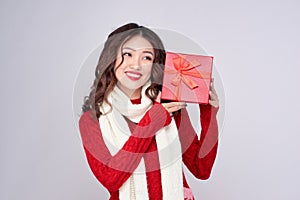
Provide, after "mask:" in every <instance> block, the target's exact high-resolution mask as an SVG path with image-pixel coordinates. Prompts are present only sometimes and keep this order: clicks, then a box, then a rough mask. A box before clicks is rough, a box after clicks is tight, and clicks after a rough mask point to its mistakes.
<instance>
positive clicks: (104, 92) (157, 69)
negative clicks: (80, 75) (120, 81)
mask: <svg viewBox="0 0 300 200" xmlns="http://www.w3.org/2000/svg"><path fill="white" fill-rule="evenodd" d="M136 35H139V36H142V37H143V38H145V39H146V40H148V41H149V42H150V44H151V45H152V46H153V49H154V60H153V66H152V73H151V82H152V84H151V85H150V86H149V87H148V88H147V90H146V95H147V96H148V97H149V98H150V99H151V100H152V101H153V102H154V101H155V99H156V97H157V95H158V93H159V91H160V90H161V84H162V78H163V77H162V76H163V70H164V62H165V58H166V52H165V49H164V46H163V43H162V41H161V40H160V38H159V37H158V35H157V34H156V33H154V32H153V31H152V30H150V29H149V28H146V27H144V26H139V25H138V24H135V23H129V24H125V25H123V26H121V27H119V28H117V29H116V30H114V31H113V32H112V33H110V34H109V35H108V38H107V40H106V42H105V44H104V48H103V50H102V52H101V54H100V57H99V61H98V64H97V67H96V71H95V80H94V82H93V85H92V87H91V91H90V94H89V96H86V97H85V98H84V103H83V106H82V111H83V112H86V111H88V110H91V109H92V110H93V111H95V114H96V117H97V118H99V117H100V116H101V114H102V113H101V112H100V109H99V106H101V105H102V103H103V102H104V101H105V102H106V103H108V104H109V102H108V101H107V97H108V95H109V93H110V92H111V91H112V90H113V89H114V87H115V86H116V83H117V78H116V76H115V69H116V68H115V62H116V58H117V54H118V51H119V49H120V48H122V46H123V45H124V43H126V42H127V41H128V40H130V39H131V38H132V37H134V36H136ZM123 60H124V58H123V55H122V61H121V63H120V65H121V64H122V63H123ZM120 65H119V66H120ZM119 66H117V67H119Z"/></svg>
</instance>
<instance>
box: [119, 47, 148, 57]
mask: <svg viewBox="0 0 300 200" xmlns="http://www.w3.org/2000/svg"><path fill="white" fill-rule="evenodd" d="M124 49H129V50H131V51H136V49H133V48H130V47H123V48H122V51H123V50H124ZM143 53H149V54H151V55H152V56H153V53H152V52H151V51H148V50H144V51H143Z"/></svg>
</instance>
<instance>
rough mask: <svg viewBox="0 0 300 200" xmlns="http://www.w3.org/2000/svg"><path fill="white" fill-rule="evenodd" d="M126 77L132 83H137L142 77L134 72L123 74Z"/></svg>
mask: <svg viewBox="0 0 300 200" xmlns="http://www.w3.org/2000/svg"><path fill="white" fill-rule="evenodd" d="M125 74H126V76H127V77H128V78H129V79H131V80H133V81H137V80H139V79H140V78H141V77H142V74H141V73H139V72H135V71H127V72H125Z"/></svg>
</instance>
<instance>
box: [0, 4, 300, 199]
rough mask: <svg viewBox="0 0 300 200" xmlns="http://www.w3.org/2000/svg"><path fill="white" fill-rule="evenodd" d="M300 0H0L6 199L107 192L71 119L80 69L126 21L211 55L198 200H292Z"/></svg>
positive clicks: (295, 195)
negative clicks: (218, 100)
mask: <svg viewBox="0 0 300 200" xmlns="http://www.w3.org/2000/svg"><path fill="white" fill-rule="evenodd" d="M299 8H300V3H299V1H296V0H286V1H279V0H274V1H269V0H266V1H258V0H252V1H238V0H236V1H233V0H228V1H212V0H210V1H208V0H207V1H186V2H183V1H178V2H176V1H146V2H142V1H122V2H121V1H120V2H117V1H54V0H52V1H37V0H36V1H34V0H29V1H15V0H10V1H8V0H4V1H3V0H2V1H1V2H0V25H1V26H0V27H1V32H0V33H1V37H0V55H1V69H2V70H1V75H0V76H1V77H0V78H1V79H0V81H1V84H0V87H1V105H2V112H1V136H2V138H1V144H0V150H1V165H0V166H1V168H0V169H1V171H0V177H1V178H0V199H1V200H2V199H3V200H17V199H26V200H39V199H44V200H48V199H49V200H50V199H51V200H53V199H55V200H58V199H59V200H65V199H73V200H75V199H76V200H81V199H91V200H92V199H95V200H96V199H107V196H108V194H107V192H106V191H105V190H104V189H103V188H102V186H101V185H100V184H99V183H98V182H97V180H96V179H95V178H94V177H93V175H92V174H91V172H90V170H89V167H88V165H87V163H86V160H85V156H84V154H83V150H82V146H81V143H80V140H79V137H78V130H77V128H76V126H75V121H74V118H73V109H72V93H73V87H74V83H75V81H76V77H77V74H78V72H79V69H80V66H81V65H82V63H83V62H84V60H85V59H86V58H87V56H88V55H89V54H90V53H91V51H93V50H94V49H95V48H96V47H97V46H99V44H101V43H102V42H103V41H104V40H105V38H106V36H107V34H108V33H109V32H111V31H112V30H113V29H114V28H116V27H118V26H120V25H122V24H124V23H126V22H131V21H134V22H138V23H140V24H143V25H145V26H149V27H157V28H165V29H171V30H176V31H178V32H180V33H182V34H184V35H186V36H188V37H190V38H192V39H193V40H194V41H197V42H198V43H199V44H202V45H203V46H204V47H205V48H206V50H207V52H208V53H209V54H210V55H214V56H215V61H216V63H217V67H218V71H219V73H220V75H221V77H222V80H223V85H224V88H225V95H226V114H225V116H226V117H225V125H224V128H223V129H222V134H221V137H220V148H219V153H218V157H217V160H216V164H215V166H214V169H213V173H212V176H211V178H210V179H209V180H207V181H198V180H195V179H193V178H192V177H189V178H188V179H189V182H190V184H191V186H192V188H193V191H194V193H195V195H196V196H197V199H210V200H212V199H234V200H240V199H243V200H253V199H264V200H265V199H272V200H277V199H278V200H279V199H289V200H293V199H295V200H296V199H299V198H300V194H299V191H298V187H299V182H300V181H299V178H300V177H299V175H300V173H299V164H300V158H299V155H298V154H297V151H299V150H298V149H297V148H298V146H299V139H300V136H299V133H300V131H299V129H300V125H299V124H300V123H299V111H300V104H299V100H300V98H299V97H300V95H299V92H297V91H298V90H299V89H298V90H297V89H296V87H297V86H298V85H299V83H300V81H299V77H298V76H299V72H300V70H299V68H300V65H299V64H300V60H299V52H300V49H299V45H300V39H299V35H300V26H299V22H300V14H299Z"/></svg>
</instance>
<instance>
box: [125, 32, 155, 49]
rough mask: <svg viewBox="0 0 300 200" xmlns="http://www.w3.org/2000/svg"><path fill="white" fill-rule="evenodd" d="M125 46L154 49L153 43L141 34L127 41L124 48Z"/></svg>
mask: <svg viewBox="0 0 300 200" xmlns="http://www.w3.org/2000/svg"><path fill="white" fill-rule="evenodd" d="M124 48H131V49H134V50H139V49H147V50H151V51H153V46H152V45H151V43H150V42H149V41H148V40H146V39H145V38H143V37H142V36H140V35H137V36H134V37H132V38H130V39H129V40H128V41H126V42H125V43H124V45H123V49H124Z"/></svg>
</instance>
